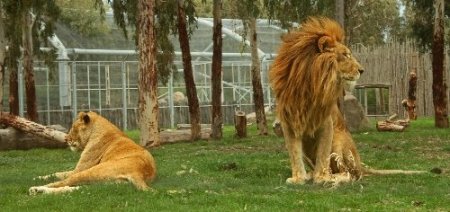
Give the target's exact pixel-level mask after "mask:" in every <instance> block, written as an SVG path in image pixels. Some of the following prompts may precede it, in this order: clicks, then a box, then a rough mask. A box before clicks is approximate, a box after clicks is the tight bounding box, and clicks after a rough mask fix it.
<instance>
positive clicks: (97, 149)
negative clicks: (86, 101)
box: [29, 112, 156, 194]
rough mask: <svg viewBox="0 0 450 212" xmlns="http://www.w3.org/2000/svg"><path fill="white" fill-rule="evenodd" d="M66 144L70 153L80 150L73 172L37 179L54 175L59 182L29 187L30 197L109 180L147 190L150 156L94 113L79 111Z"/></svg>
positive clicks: (152, 169)
mask: <svg viewBox="0 0 450 212" xmlns="http://www.w3.org/2000/svg"><path fill="white" fill-rule="evenodd" d="M66 141H67V143H68V144H69V146H70V148H71V149H72V150H80V151H82V153H81V157H80V160H79V161H78V164H77V166H76V167H75V169H74V170H72V171H66V172H57V173H54V174H51V175H47V176H41V177H38V178H40V179H48V178H50V177H53V176H54V177H56V178H58V179H60V181H57V182H54V183H50V184H47V185H44V186H36V187H31V188H30V189H29V193H30V194H37V193H58V192H66V191H72V190H76V189H78V187H77V186H76V185H80V184H84V183H90V182H96V181H97V182H98V181H109V180H113V181H130V182H131V183H133V184H134V186H136V188H137V189H139V190H147V189H148V188H149V186H148V185H147V183H146V181H147V180H148V181H151V180H153V179H154V178H155V175H156V165H155V161H154V159H153V157H152V155H151V154H150V153H149V152H148V151H147V150H146V149H144V148H142V147H141V146H139V145H137V144H136V143H134V142H133V141H132V140H131V139H130V138H128V137H127V136H126V135H125V134H124V133H123V132H122V131H121V130H120V129H118V128H117V127H116V126H114V125H113V124H112V123H110V122H109V121H108V120H106V119H105V118H103V117H102V116H100V115H98V114H97V113H95V112H80V113H79V114H78V118H77V119H76V120H75V122H74V123H73V125H72V128H71V129H70V131H69V134H68V135H67V136H66Z"/></svg>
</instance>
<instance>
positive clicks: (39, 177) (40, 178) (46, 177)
mask: <svg viewBox="0 0 450 212" xmlns="http://www.w3.org/2000/svg"><path fill="white" fill-rule="evenodd" d="M52 177H54V175H53V174H49V175H44V176H37V177H35V178H33V180H48V179H50V178H52Z"/></svg>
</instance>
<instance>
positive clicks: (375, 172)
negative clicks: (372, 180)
mask: <svg viewBox="0 0 450 212" xmlns="http://www.w3.org/2000/svg"><path fill="white" fill-rule="evenodd" d="M362 171H363V173H364V175H388V174H425V173H428V171H417V170H401V169H381V170H380V169H372V168H366V167H363V168H362Z"/></svg>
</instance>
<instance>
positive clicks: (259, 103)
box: [248, 18, 268, 135]
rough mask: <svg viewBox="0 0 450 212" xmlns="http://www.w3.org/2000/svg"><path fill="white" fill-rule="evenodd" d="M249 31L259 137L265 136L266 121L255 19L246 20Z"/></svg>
mask: <svg viewBox="0 0 450 212" xmlns="http://www.w3.org/2000/svg"><path fill="white" fill-rule="evenodd" d="M248 27H249V29H250V36H251V40H250V48H251V54H252V70H251V75H252V85H253V101H254V102H255V114H256V124H257V126H258V129H259V134H260V135H267V134H268V130H267V120H266V114H265V112H264V93H263V89H262V84H261V61H260V59H259V55H258V37H257V33H256V19H255V18H251V19H250V20H248Z"/></svg>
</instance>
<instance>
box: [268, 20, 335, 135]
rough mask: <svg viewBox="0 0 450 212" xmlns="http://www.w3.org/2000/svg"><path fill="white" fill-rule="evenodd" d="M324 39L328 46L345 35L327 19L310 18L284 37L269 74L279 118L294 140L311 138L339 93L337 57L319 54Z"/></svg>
mask: <svg viewBox="0 0 450 212" xmlns="http://www.w3.org/2000/svg"><path fill="white" fill-rule="evenodd" d="M323 39H326V42H327V44H328V45H331V46H333V45H335V44H336V43H337V42H339V43H341V42H342V41H343V40H344V31H343V30H342V28H341V27H340V26H339V24H338V23H336V22H335V21H332V20H330V19H328V18H322V17H320V18H309V19H308V20H307V21H305V22H304V23H303V24H302V26H301V27H300V28H299V29H298V30H296V31H293V32H291V33H289V34H287V35H285V36H284V37H283V39H282V44H281V47H280V49H279V52H278V56H277V57H276V58H275V61H274V62H273V64H272V67H271V71H270V74H269V78H270V81H271V85H272V89H273V91H274V93H275V95H276V100H277V103H276V104H277V106H276V107H277V113H278V114H277V115H278V118H279V119H280V121H281V122H284V123H285V124H287V125H288V126H289V128H290V129H289V130H288V133H290V134H291V135H295V136H296V137H298V136H300V135H299V134H298V133H302V132H303V133H306V134H307V135H313V134H314V132H315V131H316V130H317V129H318V127H320V126H321V124H322V123H323V122H324V120H325V119H326V118H327V117H329V115H330V111H331V108H332V106H333V104H336V101H337V98H338V96H339V95H340V92H342V86H343V82H341V80H339V78H338V76H337V61H336V55H335V54H334V53H333V52H328V51H326V52H322V51H321V50H322V49H321V46H320V43H321V42H322V41H321V40H323Z"/></svg>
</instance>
